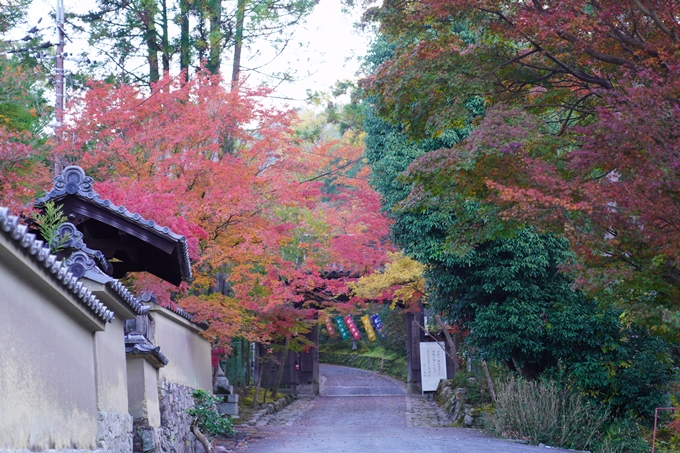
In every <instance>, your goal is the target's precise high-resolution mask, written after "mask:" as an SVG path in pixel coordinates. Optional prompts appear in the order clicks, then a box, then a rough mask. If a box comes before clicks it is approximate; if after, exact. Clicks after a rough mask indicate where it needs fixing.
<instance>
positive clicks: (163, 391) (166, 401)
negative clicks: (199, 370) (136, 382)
mask: <svg viewBox="0 0 680 453" xmlns="http://www.w3.org/2000/svg"><path fill="white" fill-rule="evenodd" d="M192 392H193V389H192V388H191V387H187V386H185V385H180V384H173V383H170V382H167V381H160V382H159V383H158V403H159V407H160V412H161V426H160V427H157V428H154V427H151V426H148V425H145V424H144V423H140V422H139V421H135V426H134V451H135V452H136V453H204V449H203V446H202V445H201V444H200V442H198V440H197V439H196V436H194V434H193V433H192V432H191V416H189V414H188V413H187V411H188V410H189V409H191V408H192V407H194V398H193V396H191V394H192Z"/></svg>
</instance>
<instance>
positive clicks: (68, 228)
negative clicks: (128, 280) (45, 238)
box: [56, 222, 113, 275]
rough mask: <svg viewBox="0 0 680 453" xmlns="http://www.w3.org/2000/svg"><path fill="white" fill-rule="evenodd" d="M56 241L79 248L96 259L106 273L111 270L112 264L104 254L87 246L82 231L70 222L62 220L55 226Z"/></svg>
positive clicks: (109, 272) (65, 246) (66, 246)
mask: <svg viewBox="0 0 680 453" xmlns="http://www.w3.org/2000/svg"><path fill="white" fill-rule="evenodd" d="M56 239H57V241H59V243H62V241H63V243H62V247H64V248H71V249H75V250H80V251H82V252H84V253H86V254H87V255H89V256H90V257H92V258H93V259H94V260H96V262H97V264H98V265H99V268H100V269H101V270H102V271H104V273H106V274H109V275H110V274H111V273H112V272H113V266H112V265H111V263H109V262H108V261H107V260H106V257H105V256H104V254H103V253H102V252H101V251H99V250H93V249H91V248H89V247H88V246H87V245H86V244H85V241H84V240H83V233H81V232H80V231H79V230H78V228H76V226H75V225H74V224H72V223H71V222H64V223H62V224H61V225H59V227H58V228H57V238H56Z"/></svg>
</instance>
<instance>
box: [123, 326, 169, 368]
mask: <svg viewBox="0 0 680 453" xmlns="http://www.w3.org/2000/svg"><path fill="white" fill-rule="evenodd" d="M125 353H126V354H136V355H137V354H138V355H144V356H151V357H152V358H153V359H155V360H153V359H152V360H150V361H151V362H152V363H153V364H154V365H156V367H157V368H160V367H164V366H165V365H167V364H168V363H169V362H170V360H168V358H167V357H166V356H165V354H163V353H162V352H161V347H160V346H155V345H154V344H153V343H151V342H150V341H149V340H148V339H147V338H146V337H145V336H144V335H142V334H141V333H140V332H137V331H136V330H132V331H130V332H126V333H125Z"/></svg>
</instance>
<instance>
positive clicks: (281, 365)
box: [272, 337, 290, 399]
mask: <svg viewBox="0 0 680 453" xmlns="http://www.w3.org/2000/svg"><path fill="white" fill-rule="evenodd" d="M289 349H290V338H288V337H286V340H285V342H284V344H283V354H282V355H281V363H279V369H278V371H277V372H276V379H274V388H273V389H272V399H276V397H277V395H278V394H279V386H280V385H281V378H283V369H284V368H285V367H286V362H287V361H288V350H289Z"/></svg>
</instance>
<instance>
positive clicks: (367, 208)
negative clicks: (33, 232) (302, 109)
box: [56, 73, 388, 349]
mask: <svg viewBox="0 0 680 453" xmlns="http://www.w3.org/2000/svg"><path fill="white" fill-rule="evenodd" d="M266 95H267V91H266V90H264V89H254V90H248V89H246V88H242V89H241V91H239V92H237V91H229V90H227V89H225V88H224V87H223V86H222V85H221V84H220V79H219V77H217V76H213V75H208V74H205V73H202V74H198V75H197V76H196V77H195V78H194V79H193V80H191V81H190V82H187V83H180V82H179V81H173V80H172V79H165V80H161V81H160V82H159V83H158V85H156V86H154V87H153V91H152V92H151V93H149V92H146V91H145V90H143V89H139V88H135V87H132V86H125V85H123V86H118V87H115V86H111V85H107V84H104V83H96V84H93V85H92V86H91V87H90V90H89V91H87V93H86V94H85V96H84V97H83V98H82V99H80V100H79V101H78V102H76V103H74V105H73V106H72V109H73V112H74V114H77V118H78V119H77V121H74V123H73V124H72V125H69V126H68V127H66V128H65V129H64V130H63V131H62V137H63V141H62V143H61V145H60V146H59V147H58V148H57V150H56V151H57V154H58V155H59V157H60V158H61V159H63V160H64V161H67V162H72V163H77V164H78V165H81V166H82V167H83V168H84V170H85V171H86V173H87V174H88V175H90V176H92V177H93V178H94V179H95V181H97V183H96V190H97V192H98V193H99V194H100V195H101V196H102V197H107V198H110V199H111V200H112V201H114V202H115V203H116V204H118V205H123V206H126V207H127V208H128V209H130V210H132V211H134V212H138V213H140V214H141V215H142V216H143V217H145V218H149V219H154V221H156V222H157V223H158V224H162V225H167V226H169V227H170V228H171V229H172V230H173V231H175V232H177V233H180V234H184V235H185V236H186V237H187V239H188V242H189V251H190V255H191V258H192V261H193V268H194V275H195V279H194V281H193V282H192V283H191V284H190V285H189V286H185V287H182V288H180V292H179V293H178V290H177V288H171V287H170V286H169V285H168V284H165V283H164V282H160V281H158V280H157V279H155V278H154V277H151V276H149V275H139V276H136V277H135V285H136V286H137V287H138V289H139V290H153V291H154V293H155V294H156V295H157V297H158V298H159V300H160V301H161V303H165V304H170V303H178V304H180V305H182V306H183V307H184V308H186V309H188V310H189V311H191V312H193V313H195V314H196V316H197V318H198V319H199V320H207V321H209V323H210V326H211V327H210V329H209V330H208V332H207V335H208V336H209V337H210V339H211V340H212V341H213V344H214V345H215V346H216V347H226V348H227V349H228V344H229V341H230V339H231V338H233V337H234V336H243V337H245V338H247V339H249V340H252V341H265V342H266V341H270V340H272V339H273V338H276V337H280V336H291V335H293V334H294V333H295V332H298V331H299V330H300V324H299V322H300V320H305V319H308V320H311V319H313V318H314V316H315V310H316V308H318V307H320V306H321V305H322V304H323V302H324V301H326V300H327V301H328V302H329V303H334V301H335V297H336V296H338V295H341V294H347V293H348V289H347V286H346V282H347V281H348V280H349V279H352V278H356V277H358V276H359V275H361V274H363V273H365V272H370V271H372V270H373V269H375V268H376V266H379V265H380V264H381V263H382V262H383V261H384V254H385V253H386V251H387V246H386V244H385V240H384V236H385V235H386V234H387V231H388V226H387V220H386V219H385V217H384V216H382V214H380V213H379V206H380V205H379V200H378V198H377V194H375V193H374V192H372V191H371V190H370V189H369V188H368V186H367V185H366V183H365V181H364V180H363V179H362V178H361V177H360V174H358V175H359V176H357V175H354V176H353V177H351V178H347V177H344V176H343V175H342V173H341V172H342V170H344V169H345V168H346V166H345V167H343V164H342V163H340V164H338V163H337V159H335V156H341V157H342V159H345V160H347V159H351V160H354V161H357V162H358V159H359V158H360V154H361V152H362V150H361V148H357V147H356V146H351V145H348V144H346V143H341V142H334V143H323V144H321V145H320V147H319V148H316V147H315V148H314V149H313V150H309V149H303V147H301V146H300V143H299V141H298V140H297V139H296V138H295V137H294V131H293V125H294V123H295V121H296V115H295V114H294V112H292V111H279V110H276V109H272V108H265V107H263V106H262V105H261V104H260V103H259V102H258V99H261V98H262V97H263V96H266ZM76 112H77V113H76ZM345 156H348V157H345ZM357 177H359V179H357ZM328 178H333V184H332V186H333V187H332V189H333V190H329V189H328V187H325V186H324V182H325V183H328ZM363 178H365V176H364V177H363ZM362 181H363V182H362ZM333 271H335V272H333ZM171 296H172V297H171ZM345 299H346V298H345ZM311 301H313V302H314V304H313V305H312V306H310V305H309V304H308V302H311Z"/></svg>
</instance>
